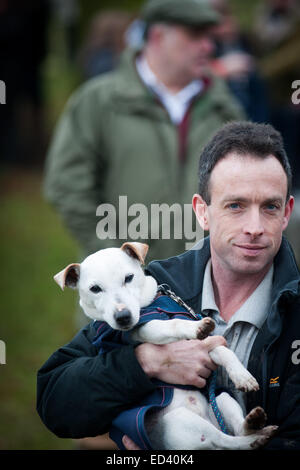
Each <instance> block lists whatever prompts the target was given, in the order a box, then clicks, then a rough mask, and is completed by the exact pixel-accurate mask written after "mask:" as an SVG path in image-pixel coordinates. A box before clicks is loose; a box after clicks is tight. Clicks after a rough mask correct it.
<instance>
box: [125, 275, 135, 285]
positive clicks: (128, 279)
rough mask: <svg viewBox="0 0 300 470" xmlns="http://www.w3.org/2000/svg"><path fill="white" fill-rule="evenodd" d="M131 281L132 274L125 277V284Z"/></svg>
mask: <svg viewBox="0 0 300 470" xmlns="http://www.w3.org/2000/svg"><path fill="white" fill-rule="evenodd" d="M132 279H133V274H128V276H126V277H125V284H128V282H131V281H132Z"/></svg>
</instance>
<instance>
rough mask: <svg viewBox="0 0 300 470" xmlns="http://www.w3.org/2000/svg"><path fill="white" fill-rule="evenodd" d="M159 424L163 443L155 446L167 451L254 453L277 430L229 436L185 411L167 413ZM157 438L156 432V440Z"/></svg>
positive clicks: (175, 410)
mask: <svg viewBox="0 0 300 470" xmlns="http://www.w3.org/2000/svg"><path fill="white" fill-rule="evenodd" d="M158 423H159V426H160V429H161V434H160V442H156V443H154V446H155V447H156V448H158V449H167V450H181V449H184V450H209V449H216V450H221V449H224V450H226V449H229V450H230V449H232V450H238V449H240V450H250V449H254V448H257V447H260V446H263V445H264V444H266V442H267V441H268V439H269V438H270V437H271V436H272V435H273V434H274V432H275V430H276V426H268V427H266V428H264V429H263V430H261V431H259V432H257V433H256V434H249V435H247V436H229V435H227V434H224V433H223V432H222V431H220V430H219V429H217V428H216V427H215V426H214V425H213V424H211V423H210V422H208V421H206V420H205V419H203V418H202V417H201V416H199V415H197V414H195V413H193V412H192V411H190V410H188V409H187V408H184V407H180V408H176V409H174V410H172V411H170V412H169V413H166V414H165V415H163V416H162V417H161V418H160V419H159V421H158ZM154 436H155V429H153V439H154ZM150 440H151V437H150Z"/></svg>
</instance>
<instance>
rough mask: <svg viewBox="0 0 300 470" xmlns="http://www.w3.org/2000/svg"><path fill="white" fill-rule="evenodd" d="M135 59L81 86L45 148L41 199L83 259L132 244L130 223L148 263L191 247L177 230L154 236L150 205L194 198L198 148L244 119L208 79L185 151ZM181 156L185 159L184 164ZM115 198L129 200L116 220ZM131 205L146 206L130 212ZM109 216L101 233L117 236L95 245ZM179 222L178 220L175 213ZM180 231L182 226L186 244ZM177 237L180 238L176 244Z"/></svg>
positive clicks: (193, 115)
mask: <svg viewBox="0 0 300 470" xmlns="http://www.w3.org/2000/svg"><path fill="white" fill-rule="evenodd" d="M134 57H135V53H134V52H133V51H129V50H128V51H126V52H125V54H124V56H123V60H122V62H121V64H120V66H119V68H118V69H116V70H115V71H113V72H111V73H108V74H105V75H102V76H100V77H97V78H95V79H92V80H90V81H88V82H86V83H85V84H83V85H82V86H81V87H80V88H79V89H78V90H77V91H76V92H75V93H74V94H73V96H72V97H71V98H70V100H69V102H68V103H67V106H66V109H65V111H64V112H63V115H62V117H61V119H60V121H59V123H58V125H57V128H56V130H55V134H54V137H53V141H52V143H51V146H50V149H49V153H48V157H47V162H46V171H45V196H46V198H47V199H48V200H49V201H50V202H52V203H53V204H54V205H55V207H56V208H57V210H58V212H59V213H60V214H61V216H62V218H63V220H64V222H65V224H66V225H67V227H68V228H69V229H70V230H71V232H72V233H73V235H74V236H75V237H76V239H77V240H78V241H79V242H80V244H81V246H82V247H83V249H84V251H85V252H86V253H89V252H93V251H96V250H98V249H101V248H104V247H107V246H114V245H115V246H119V245H120V244H122V243H123V242H124V241H125V239H130V238H131V237H130V234H131V233H132V230H131V229H132V228H133V226H134V225H135V226H136V231H137V232H140V231H141V230H143V232H142V233H141V235H142V238H141V239H137V241H147V239H148V243H149V245H150V251H149V257H148V260H150V259H154V258H166V257H168V256H171V255H174V254H176V253H179V252H182V251H184V249H185V242H186V241H189V240H186V239H184V240H182V239H180V238H182V237H181V234H180V230H179V232H178V230H177V231H176V233H175V232H174V229H172V227H171V229H170V237H169V234H168V233H167V231H166V232H164V233H163V234H162V233H160V234H158V233H156V234H155V233H152V234H151V223H153V219H154V214H153V216H152V217H151V210H150V205H151V204H162V203H166V204H168V205H172V204H174V203H179V204H190V203H191V199H192V196H193V194H194V193H195V192H197V169H198V160H199V155H200V152H201V149H202V148H203V146H204V145H205V144H206V142H207V141H208V139H209V138H210V137H211V136H212V134H213V133H214V132H215V131H216V130H217V129H218V128H219V127H220V126H221V125H222V124H223V123H225V122H226V121H229V120H236V119H241V118H243V114H242V112H241V110H240V108H239V107H238V105H237V104H236V102H235V101H234V99H233V98H232V96H231V95H230V94H229V91H228V90H227V88H226V85H225V84H224V82H223V81H221V80H219V79H217V78H215V77H211V78H210V85H209V86H208V87H206V89H205V90H204V92H202V93H201V94H199V96H197V97H196V98H195V99H194V100H193V103H192V105H191V109H190V113H189V121H188V133H187V139H186V142H185V145H184V147H185V148H184V151H182V144H180V140H179V131H178V128H177V126H175V125H174V124H173V123H172V122H171V120H170V117H169V115H168V113H167V111H166V110H165V109H164V108H163V106H162V105H161V104H160V103H159V101H158V99H157V98H156V97H155V96H154V95H153V94H152V93H151V92H150V91H149V90H148V89H147V88H146V87H145V85H144V84H143V83H142V81H141V79H140V78H139V76H138V74H137V71H136V68H135V65H134ZM180 149H181V150H180ZM179 153H181V155H183V154H184V162H182V160H180V158H179ZM119 196H126V197H127V199H125V198H123V199H122V204H124V201H125V202H126V203H127V208H128V211H129V213H128V212H127V211H126V208H125V210H122V215H121V218H120V217H119ZM136 203H140V204H143V205H144V206H142V208H141V206H132V205H133V204H136ZM103 204H111V205H112V206H113V207H112V206H103ZM100 205H101V208H100V209H98V210H99V211H100V212H98V215H97V214H96V209H97V207H98V206H100ZM144 207H145V209H143V208H144ZM156 207H157V206H156ZM182 207H183V206H182ZM107 208H108V212H105V209H107ZM113 209H114V210H115V213H114V210H113ZM177 209H178V207H177ZM145 211H146V212H145ZM147 211H148V212H147ZM108 214H110V219H109V225H106V227H104V231H105V230H107V229H108V226H109V227H110V228H111V229H113V227H115V228H116V230H115V233H114V230H112V231H111V232H110V235H109V237H110V238H109V239H106V240H103V239H99V238H97V235H96V227H97V226H98V228H99V225H98V224H99V222H100V223H101V220H102V225H103V226H105V222H108V218H107V215H108ZM147 214H148V220H146V222H148V227H147V224H145V223H143V224H142V225H141V226H140V225H139V221H140V218H141V217H142V216H143V215H144V216H145V215H146V216H147ZM122 217H123V218H122ZM144 218H145V217H144ZM115 220H116V222H117V226H115V224H114V222H115ZM179 220H183V218H182V219H180V215H179ZM185 220H186V221H187V219H185ZM156 222H157V220H156ZM130 223H131V224H133V225H131V226H130ZM186 223H187V222H186ZM128 225H129V227H128ZM179 225H180V224H179ZM119 228H120V230H121V232H120V231H119ZM127 228H128V229H129V230H128V233H126V232H127ZM147 229H148V230H147ZM153 230H154V229H153ZM184 230H185V226H184V224H183V223H182V235H183V238H184ZM174 233H175V237H178V238H179V239H174ZM114 236H115V239H114ZM162 237H166V239H161V238H162ZM102 238H103V236H102ZM159 238H160V239H159ZM168 238H170V239H168ZM190 241H193V240H190Z"/></svg>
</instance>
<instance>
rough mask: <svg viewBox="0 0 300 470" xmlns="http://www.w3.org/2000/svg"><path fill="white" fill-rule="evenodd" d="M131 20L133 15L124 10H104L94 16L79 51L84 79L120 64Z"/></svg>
mask: <svg viewBox="0 0 300 470" xmlns="http://www.w3.org/2000/svg"><path fill="white" fill-rule="evenodd" d="M131 20H132V16H131V15H130V14H129V13H127V12H126V11H122V10H120V11H117V10H115V11H114V10H111V11H102V12H99V13H97V14H96V15H95V16H94V17H93V18H92V20H91V23H90V27H89V29H88V33H87V37H86V39H85V41H84V44H83V46H82V47H81V50H80V53H79V63H80V68H81V69H82V71H83V78H84V79H89V78H92V77H95V76H97V75H100V74H101V73H105V72H110V71H111V70H113V69H114V68H115V67H116V66H117V65H118V63H119V59H120V55H121V53H122V52H123V50H124V49H125V46H126V41H125V32H126V30H127V28H128V26H129V23H130V22H131Z"/></svg>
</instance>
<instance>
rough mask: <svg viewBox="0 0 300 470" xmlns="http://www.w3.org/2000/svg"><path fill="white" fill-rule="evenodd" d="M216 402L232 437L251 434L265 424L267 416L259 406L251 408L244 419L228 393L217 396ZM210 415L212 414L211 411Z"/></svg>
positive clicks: (241, 411)
mask: <svg viewBox="0 0 300 470" xmlns="http://www.w3.org/2000/svg"><path fill="white" fill-rule="evenodd" d="M216 401H217V405H218V408H219V410H220V411H221V413H222V415H223V417H224V420H225V423H226V426H227V428H228V431H229V433H230V434H233V435H234V436H246V435H248V434H253V433H255V432H257V431H258V430H260V429H262V428H263V427H264V425H265V424H266V420H267V415H266V413H265V412H264V410H263V409H262V408H261V407H260V406H257V407H256V408H253V410H251V411H250V413H248V415H247V416H246V418H244V414H243V410H242V408H241V407H240V405H239V403H238V402H237V401H236V400H235V399H234V398H232V397H231V396H230V395H229V394H228V393H226V392H223V393H221V394H220V395H218V396H217V398H216ZM211 413H213V411H212V410H211Z"/></svg>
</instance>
